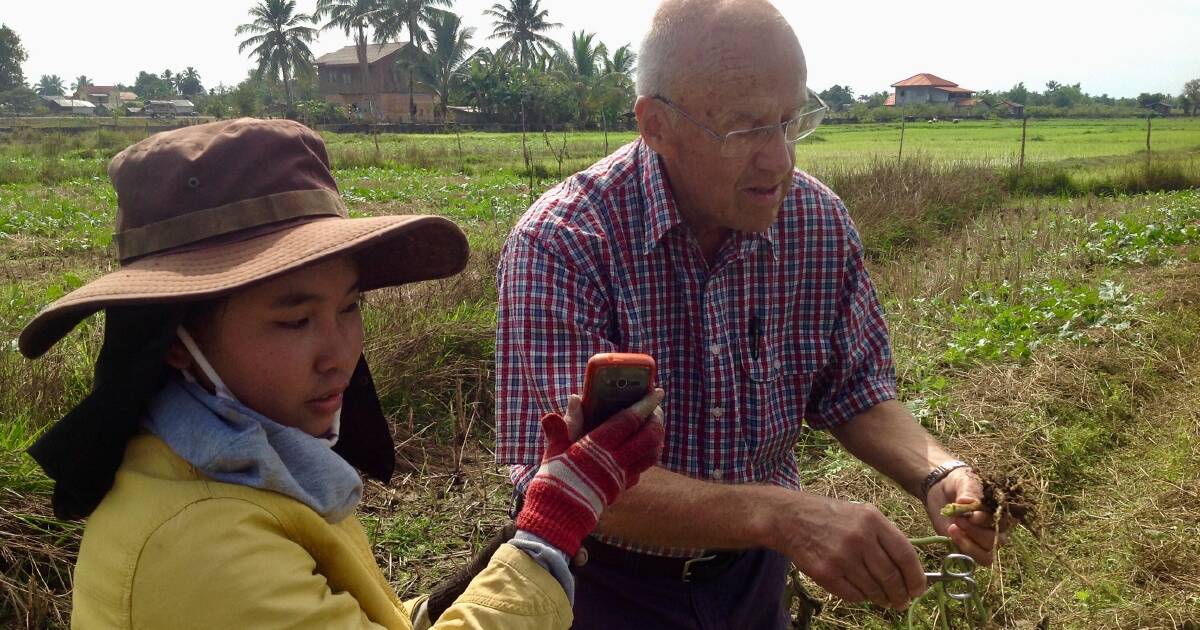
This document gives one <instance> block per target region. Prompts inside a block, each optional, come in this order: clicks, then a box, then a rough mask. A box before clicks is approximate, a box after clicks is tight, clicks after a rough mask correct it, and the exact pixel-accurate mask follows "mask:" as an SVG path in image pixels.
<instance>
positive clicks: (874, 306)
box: [805, 200, 896, 429]
mask: <svg viewBox="0 0 1200 630" xmlns="http://www.w3.org/2000/svg"><path fill="white" fill-rule="evenodd" d="M836 210H837V211H838V212H839V213H840V214H841V217H842V222H843V225H844V226H845V233H846V241H847V242H848V244H849V246H848V247H847V248H846V249H847V254H846V259H845V262H844V267H843V273H842V285H841V292H840V295H839V297H838V301H837V304H838V306H837V308H838V312H837V318H836V321H835V323H834V326H833V332H832V334H831V335H830V349H831V360H830V361H829V363H828V364H826V365H825V367H824V368H823V369H822V370H821V371H820V372H818V373H817V375H816V377H815V379H814V382H813V387H812V394H811V395H810V396H809V401H808V406H807V408H806V409H805V418H806V420H807V422H808V424H809V426H811V427H813V428H815V429H830V428H833V427H836V426H838V425H840V424H842V423H845V422H847V421H849V420H850V419H851V418H853V417H854V416H856V415H858V414H860V413H862V412H864V411H866V410H868V409H870V408H871V407H874V406H875V405H877V404H879V403H882V402H885V401H888V400H892V399H894V398H896V370H895V367H894V366H893V364H892V349H891V340H890V339H889V337H888V329H887V322H886V321H885V319H884V314H883V307H882V306H881V305H880V303H879V296H878V295H877V294H876V293H875V285H874V284H873V283H872V282H871V278H870V276H869V275H868V274H867V268H866V266H865V264H864V262H863V248H862V241H861V240H860V238H859V235H858V230H856V229H855V227H854V224H853V222H852V221H851V220H850V217H849V214H848V213H847V212H846V208H845V206H844V205H842V202H841V201H840V200H839V201H837V202H836Z"/></svg>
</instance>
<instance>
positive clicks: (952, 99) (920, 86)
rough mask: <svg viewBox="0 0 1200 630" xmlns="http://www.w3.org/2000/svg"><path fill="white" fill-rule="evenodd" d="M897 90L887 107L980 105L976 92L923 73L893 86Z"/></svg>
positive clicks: (890, 97)
mask: <svg viewBox="0 0 1200 630" xmlns="http://www.w3.org/2000/svg"><path fill="white" fill-rule="evenodd" d="M892 87H893V88H895V89H896V91H895V92H893V93H892V95H891V96H889V97H888V100H887V102H886V103H884V104H885V105H899V106H904V105H910V104H921V105H924V104H934V105H938V104H948V105H952V106H954V107H974V106H975V105H978V104H979V101H978V100H977V99H976V98H975V90H968V89H967V88H965V87H961V86H959V84H957V83H955V82H953V81H947V80H945V79H943V78H941V77H939V76H937V75H935V74H929V73H928V72H922V73H921V74H914V75H913V76H911V77H908V78H907V79H905V80H903V81H898V82H896V83H893V84H892Z"/></svg>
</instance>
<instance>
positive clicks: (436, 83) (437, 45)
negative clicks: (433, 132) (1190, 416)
mask: <svg viewBox="0 0 1200 630" xmlns="http://www.w3.org/2000/svg"><path fill="white" fill-rule="evenodd" d="M429 27H430V30H431V31H432V33H431V34H432V37H430V38H429V40H428V41H427V42H426V44H425V46H424V49H423V50H421V51H420V52H419V53H418V56H417V58H416V60H415V63H414V65H415V68H416V73H417V74H420V75H421V81H423V82H424V83H426V84H428V85H429V86H430V87H432V88H433V91H434V92H435V93H437V96H438V106H437V112H438V117H439V118H442V119H445V117H446V105H447V104H448V102H449V100H450V90H451V88H453V87H455V86H456V85H458V84H459V83H460V82H462V80H463V70H465V68H466V65H467V62H468V61H470V58H471V36H472V35H474V33H475V29H473V28H464V27H463V25H462V18H460V17H459V16H457V15H455V14H453V13H450V12H449V11H440V12H439V13H438V14H437V16H436V17H434V18H433V20H432V21H431V22H430V23H429ZM410 76H411V73H410Z"/></svg>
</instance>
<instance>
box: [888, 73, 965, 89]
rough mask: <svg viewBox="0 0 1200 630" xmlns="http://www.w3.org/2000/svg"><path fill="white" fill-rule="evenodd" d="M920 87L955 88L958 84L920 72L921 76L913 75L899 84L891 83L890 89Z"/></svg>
mask: <svg viewBox="0 0 1200 630" xmlns="http://www.w3.org/2000/svg"><path fill="white" fill-rule="evenodd" d="M922 85H929V86H933V87H942V86H944V87H956V86H957V85H958V84H957V83H955V82H953V81H947V80H945V79H943V78H941V77H939V76H937V75H934V74H929V73H928V72H922V73H921V74H914V75H912V76H911V77H908V78H907V79H905V80H903V81H900V82H899V83H893V84H892V87H920V86H922Z"/></svg>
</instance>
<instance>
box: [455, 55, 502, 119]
mask: <svg viewBox="0 0 1200 630" xmlns="http://www.w3.org/2000/svg"><path fill="white" fill-rule="evenodd" d="M506 73H507V66H506V65H505V63H504V60H503V59H500V58H497V57H496V56H495V55H493V54H492V51H491V50H489V49H487V48H480V49H479V50H477V51H475V54H474V55H471V58H470V60H468V61H467V63H466V67H465V68H464V69H463V86H462V87H463V90H464V91H465V92H466V95H467V102H468V103H470V104H472V105H474V106H475V108H476V109H478V110H479V113H480V114H482V115H483V116H484V117H486V118H492V117H493V116H495V114H496V96H497V93H498V92H499V91H500V87H501V86H502V85H504V83H505V81H506V80H507V79H506V76H505V75H506Z"/></svg>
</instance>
